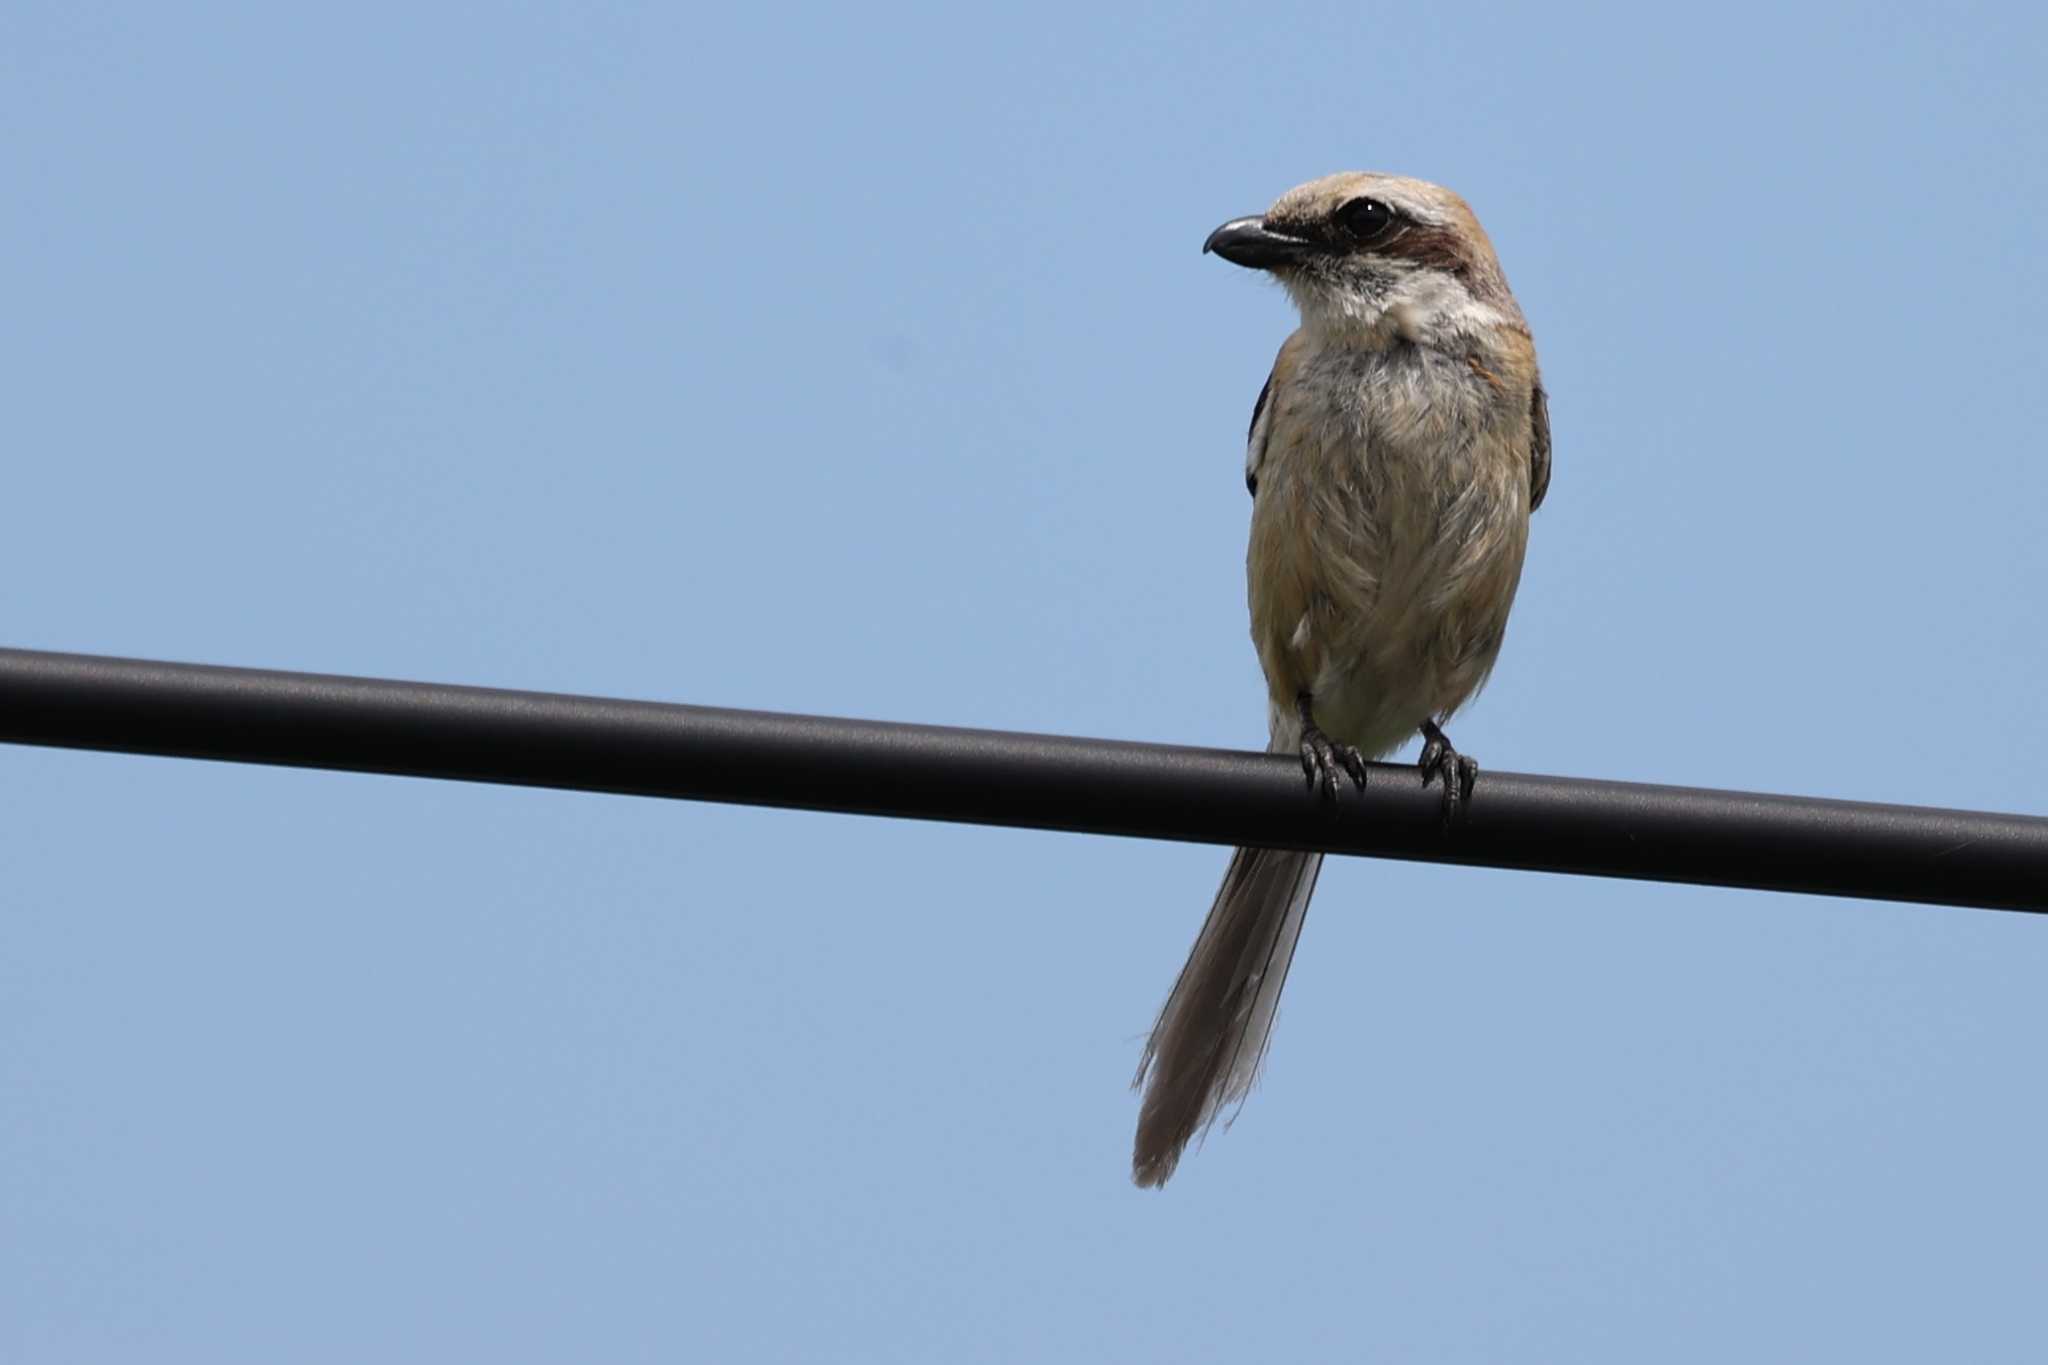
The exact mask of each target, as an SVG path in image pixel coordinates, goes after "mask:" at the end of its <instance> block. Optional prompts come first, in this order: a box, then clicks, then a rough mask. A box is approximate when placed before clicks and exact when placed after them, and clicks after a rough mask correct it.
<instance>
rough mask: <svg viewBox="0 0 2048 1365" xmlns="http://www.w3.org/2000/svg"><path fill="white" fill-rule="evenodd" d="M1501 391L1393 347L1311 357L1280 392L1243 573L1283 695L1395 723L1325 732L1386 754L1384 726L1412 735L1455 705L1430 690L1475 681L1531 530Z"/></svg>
mask: <svg viewBox="0 0 2048 1365" xmlns="http://www.w3.org/2000/svg"><path fill="white" fill-rule="evenodd" d="M1509 387H1510V386H1509V385H1508V384H1507V383H1506V382H1505V381H1503V380H1501V379H1500V378H1499V377H1498V376H1497V375H1495V374H1493V373H1491V372H1489V371H1487V370H1486V369H1485V368H1484V366H1483V365H1476V364H1474V363H1472V362H1471V361H1469V360H1467V359H1466V358H1465V357H1462V356H1456V355H1450V354H1444V353H1440V352H1437V351H1433V350H1428V349H1425V348H1421V347H1414V346H1402V347H1395V348H1390V349H1389V350H1386V351H1376V352H1345V351H1325V352H1323V353H1320V354H1314V355H1311V356H1308V357H1305V358H1304V363H1303V364H1302V365H1301V366H1300V367H1299V368H1298V369H1297V370H1296V372H1295V374H1294V375H1293V376H1291V382H1290V383H1288V384H1287V385H1285V386H1284V387H1282V388H1280V389H1278V390H1277V391H1276V392H1275V393H1274V394H1273V395H1272V397H1271V399H1270V401H1271V402H1272V404H1273V418H1272V421H1271V423H1270V425H1269V432H1268V437H1267V446H1266V450H1265V452H1264V457H1263V459H1262V461H1261V464H1260V475H1259V491H1258V495H1257V497H1256V498H1255V499H1254V504H1253V513H1252V529H1251V544H1250V550H1249V554H1248V558H1247V569H1248V577H1249V590H1250V605H1251V615H1252V635H1253V639H1254V642H1255V643H1256V644H1257V646H1258V650H1259V657H1260V660H1261V663H1262V664H1263V665H1264V666H1265V669H1266V675H1267V679H1268V682H1269V684H1270V686H1271V690H1272V693H1273V696H1274V698H1275V700H1276V702H1277V701H1283V700H1288V699H1291V697H1292V696H1293V695H1294V694H1296V693H1299V692H1301V691H1309V692H1312V693H1316V694H1318V695H1322V694H1334V693H1336V692H1337V691H1339V690H1343V691H1345V692H1347V693H1350V692H1359V693H1363V694H1367V695H1368V696H1378V697H1380V698H1383V699H1384V705H1385V707H1386V708H1391V709H1392V710H1393V711H1398V712H1401V713H1402V714H1401V716H1400V717H1399V719H1398V726H1397V725H1396V719H1395V718H1393V717H1391V716H1389V717H1384V718H1383V717H1379V716H1377V715H1360V716H1358V717H1356V718H1355V721H1354V723H1352V724H1345V723H1344V722H1343V721H1342V720H1339V718H1338V717H1335V716H1332V717H1330V718H1329V719H1328V720H1325V721H1324V722H1323V723H1324V724H1325V725H1326V728H1332V732H1333V733H1338V731H1339V730H1340V729H1344V730H1352V731H1354V732H1355V733H1354V734H1353V735H1352V736H1347V737H1348V738H1350V740H1351V742H1353V743H1358V744H1360V747H1368V741H1372V743H1371V747H1372V748H1373V749H1374V751H1379V750H1382V749H1384V748H1386V747H1389V743H1385V742H1378V741H1379V739H1380V736H1379V735H1378V733H1377V729H1378V728H1386V727H1394V728H1393V729H1392V731H1391V732H1392V733H1395V734H1396V735H1397V737H1398V736H1399V735H1405V734H1406V733H1407V731H1408V729H1410V728H1412V727H1413V725H1414V724H1415V723H1416V722H1417V721H1419V720H1420V719H1421V718H1422V716H1423V715H1425V714H1433V713H1435V712H1436V711H1440V710H1446V709H1449V708H1451V707H1453V706H1455V705H1456V704H1457V702H1459V701H1462V700H1463V695H1458V696H1455V697H1453V696H1448V695H1443V696H1439V695H1438V694H1442V693H1448V692H1454V691H1456V690H1457V689H1458V688H1460V687H1464V688H1465V691H1466V692H1467V693H1469V691H1470V690H1472V689H1475V688H1476V687H1477V685H1478V683H1479V681H1481V680H1483V678H1484V676H1485V669H1486V668H1487V667H1490V665H1491V662H1492V656H1493V653H1494V652H1497V650H1498V648H1499V638H1500V635H1501V632H1502V631H1503V630H1504V629H1505V625H1506V616H1507V608H1508V606H1509V605H1510V604H1511V603H1512V601H1513V597H1514V587H1515V583H1516V582H1517V581H1518V580H1519V578H1520V574H1521V562H1522V552H1523V548H1524V546H1525V544H1526V538H1527V526H1528V511H1529V509H1528V467H1527V458H1528V457H1527V448H1526V445H1527V436H1526V432H1525V431H1521V430H1520V429H1519V428H1518V426H1517V423H1516V422H1515V421H1514V419H1513V413H1514V410H1515V409H1514V404H1515V396H1514V394H1513V393H1512V392H1508V391H1507V390H1508V389H1509ZM1528 398H1529V395H1528V392H1527V391H1526V390H1524V391H1523V393H1522V394H1521V398H1520V402H1521V409H1522V411H1523V412H1525V413H1526V411H1527V407H1528ZM1522 426H1526V422H1524V423H1522ZM1518 439H1519V440H1520V441H1521V448H1520V449H1519V451H1518V449H1517V444H1516V443H1517V440H1518ZM1333 699H1334V698H1333ZM1418 705H1419V706H1423V707H1424V708H1425V709H1424V710H1421V711H1415V713H1414V714H1406V713H1407V712H1409V711H1414V708H1415V707H1417V706H1418ZM1343 709H1345V710H1347V711H1348V710H1354V709H1358V708H1352V707H1345V708H1343ZM1368 709H1370V708H1368ZM1318 714H1319V717H1320V716H1321V714H1322V710H1321V708H1320V707H1319V711H1318ZM1332 720H1336V721H1338V724H1337V725H1336V726H1334V727H1333V726H1331V724H1330V722H1331V721H1332Z"/></svg>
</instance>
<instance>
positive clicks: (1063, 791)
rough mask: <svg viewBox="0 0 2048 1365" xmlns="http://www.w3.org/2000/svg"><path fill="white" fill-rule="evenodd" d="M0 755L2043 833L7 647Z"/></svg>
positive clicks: (1863, 882) (982, 814)
mask: <svg viewBox="0 0 2048 1365" xmlns="http://www.w3.org/2000/svg"><path fill="white" fill-rule="evenodd" d="M0 741H6V742H10V743H16V744H35V745H50V746H56V747H62V748H74V749H103V750H114V751H119V752H124V753H138V754H157V755H165V756H170V757H179V758H206V759H220V760H225V761H229V762H236V763H267V764H283V765H287V766H291V767H302V768H334V769H343V770H348V771H354V772H375V773H391V774H397V775H402V776H409V777H434V778H447V779H454V780H458V781H467V782H496V783H509V784H514V785H519V786H529V787H557V788H566V789H574V790H580V791H595V792H615V793H620V794H624V795H629V796H663V797H679V798H684V799H689V800H698V801H729V802H738V803H741V804H746V805H758V806H785V807H796V808H800V809H806V810H823V811H844V812H849V813H853V814H860V815H885V816H897V817H902V818H909V819H921V820H948V821H960V822H967V823H975V824H989V825H1010V826H1020V827H1024V828H1031V829H1055V830H1071V831H1075V832H1079V833H1089V834H1117V835H1126V836H1135V837H1140V838H1152V839H1179V840H1191V841H1196V842H1202V843H1219V844H1252V845H1265V846H1270V847H1276V848H1303V849H1321V850H1324V851H1326V852H1331V853H1355V854H1370V855H1374V856H1378V857H1386V858H1403V859H1415V860H1421V861H1426V862H1444V863H1462V864H1470V865H1477V866H1487V867H1507V868H1521V869H1526V870H1531V871H1544V872H1571V873H1580V874H1584V875H1590V876H1603V877H1633V878H1641V879H1645V880H1652V881H1666V882H1694V883H1701V884H1707V885H1718V886H1735V887H1749V888H1754V889H1760V890H1776V891H1803V892H1810V893H1814V894H1819V895H1833V896H1862V897H1869V898H1873V899H1879V900H1895V901H1923V902H1927V903H1930V904H1939V905H1961V906H1982V907H1986V908H1994V909H2005V910H2034V911H2044V910H2048V819H2043V818H2040V817H2033V816H2021V815H1998V814H1990V813H1985V812H1975V811H1956V810H1933V809H1925V808H1920V807H1913V806H1884V805H1871V804H1865V803H1861V802H1852V801H1823V800H1815V799H1811V798H1806V797H1795V796H1772V795H1760V794H1755V793H1748V792H1730V791H1709V790H1702V789H1695V788H1688V787H1662V786H1646V785H1641V784H1636V783H1627V782H1603V781H1596V780H1592V779H1586V778H1567V777H1542V776H1532V775H1529V774H1524V773H1507V772H1495V771H1492V770H1487V771H1484V772H1482V773H1481V774H1480V777H1479V781H1478V785H1477V787H1476V788H1475V790H1474V792H1473V797H1472V800H1471V801H1470V802H1469V803H1468V805H1467V808H1466V809H1465V810H1464V811H1462V812H1461V813H1460V814H1459V815H1458V817H1457V818H1456V820H1455V821H1454V822H1451V823H1450V824H1448V825H1446V822H1445V821H1444V819H1443V815H1442V807H1441V804H1440V800H1439V793H1438V790H1437V789H1436V788H1429V789H1426V790H1425V789H1424V788H1423V787H1422V786H1421V784H1420V782H1419V781H1418V779H1417V775H1416V770H1415V769H1414V768H1413V767H1409V766H1390V765H1386V764H1373V765H1372V766H1371V769H1370V774H1369V777H1370V780H1369V782H1368V784H1367V787H1366V790H1365V791H1364V792H1363V793H1359V792H1357V791H1355V790H1354V789H1352V788H1351V787H1350V786H1349V785H1348V784H1347V785H1346V787H1345V789H1344V791H1343V794H1342V796H1341V797H1340V799H1339V800H1338V802H1337V803H1336V805H1335V806H1334V808H1333V807H1329V806H1326V805H1324V804H1323V803H1321V802H1320V801H1319V800H1318V799H1317V798H1316V797H1315V796H1313V795H1312V794H1311V793H1310V792H1309V791H1308V790H1307V788H1306V784H1305V783H1304V782H1303V780H1302V774H1301V768H1300V765H1299V764H1297V763H1296V762H1294V761H1293V760H1292V759H1290V758H1287V757H1284V756H1277V755H1272V754H1255V753H1243V752H1237V751H1233V750H1223V749H1195V748H1183V747H1178V746H1170V745H1161V744H1133V743H1127V742H1123V741H1116V740H1101V739H1078V738H1070V737H1066V736H1060V735H1035V734H1014V733H1007V732H1001V731H990V730H960V729H949V728H943V727H939V726H930V725H904V724H892V723H886V722H881V721H868V720H839V719H830V718H826V717H820V716H797V715H784V714H778V713H773V712H763V711H734V710H724V709H720V708H716V707H707V706H680V705H672V704H666V703H659V702H645V701H622V700H615V699H610V698H602V697H577V696H565V695H558V694H554V693H544V692H510V691H500V690H496V689H491V688H480V687H455V686H448V685H443V684H435V683H416V682H391V681H383V680H379V679H373V678H348V677H331V676H326V675H322V674H312V673H280V672H270V671H265V670H258V669H243V668H217V667H211V666H205V665H198V664H179V663H162V662H154V661H148V660H137V659H116V658H105V657H101V656H97V655H82V654H51V653H43V652H40V651H34V650H20V649H0Z"/></svg>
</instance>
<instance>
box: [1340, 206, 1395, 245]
mask: <svg viewBox="0 0 2048 1365" xmlns="http://www.w3.org/2000/svg"><path fill="white" fill-rule="evenodd" d="M1335 217H1336V220H1337V226H1338V227H1340V228H1342V229H1343V230H1344V233H1345V235H1346V236H1348V237H1350V238H1351V239H1352V240H1353V241H1355V242H1370V241H1372V240H1374V239H1375V238H1377V237H1379V236H1380V235H1381V234H1382V233H1384V232H1385V231H1386V230H1387V229H1388V228H1390V227H1392V226H1393V225H1394V211H1393V210H1392V209H1390V208H1388V207H1387V206H1386V205H1385V204H1382V203H1381V202H1380V201H1379V200H1377V199H1350V200H1346V201H1345V202H1344V203H1342V204H1340V205H1338V207H1337V212H1336V214H1335Z"/></svg>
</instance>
